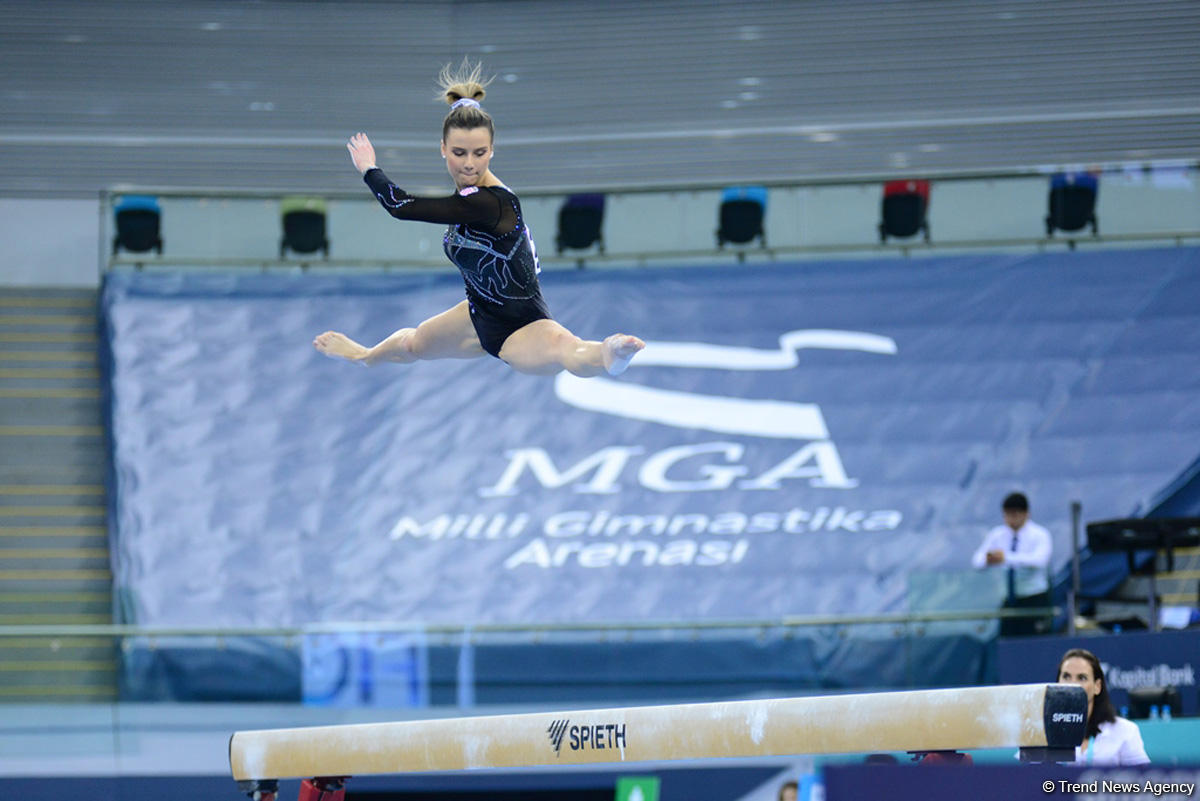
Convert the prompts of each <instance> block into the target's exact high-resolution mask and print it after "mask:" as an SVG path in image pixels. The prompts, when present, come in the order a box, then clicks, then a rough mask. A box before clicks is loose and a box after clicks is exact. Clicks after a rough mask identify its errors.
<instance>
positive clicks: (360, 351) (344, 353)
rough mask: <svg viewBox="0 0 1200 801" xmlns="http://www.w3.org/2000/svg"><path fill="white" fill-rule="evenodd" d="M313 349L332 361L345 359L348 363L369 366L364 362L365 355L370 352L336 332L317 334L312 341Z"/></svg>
mask: <svg viewBox="0 0 1200 801" xmlns="http://www.w3.org/2000/svg"><path fill="white" fill-rule="evenodd" d="M313 347H315V348H316V349H317V350H319V351H321V353H324V354H325V355H326V356H329V357H330V358H333V359H345V360H346V361H349V362H358V363H359V364H370V362H368V361H367V360H366V359H367V354H368V353H370V351H369V350H368V349H367V348H364V347H363V346H362V345H360V344H358V343H357V342H355V341H354V340H353V339H351V338H350V337H348V336H346V335H345V334H340V333H338V332H337V331H326V332H325V333H324V334H318V335H317V338H316V339H314V340H313Z"/></svg>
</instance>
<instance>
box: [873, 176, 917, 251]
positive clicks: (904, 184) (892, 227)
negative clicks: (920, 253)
mask: <svg viewBox="0 0 1200 801" xmlns="http://www.w3.org/2000/svg"><path fill="white" fill-rule="evenodd" d="M928 213H929V181H915V180H911V179H910V180H905V181H888V182H887V183H885V184H884V185H883V207H882V209H881V212H880V216H881V219H880V221H879V241H880V242H884V243H886V242H887V239H888V237H889V236H894V237H896V238H899V239H903V238H906V237H910V236H913V235H914V234H916V233H917V232H918V231H921V232H922V233H924V235H925V241H926V242H928V241H929V217H928Z"/></svg>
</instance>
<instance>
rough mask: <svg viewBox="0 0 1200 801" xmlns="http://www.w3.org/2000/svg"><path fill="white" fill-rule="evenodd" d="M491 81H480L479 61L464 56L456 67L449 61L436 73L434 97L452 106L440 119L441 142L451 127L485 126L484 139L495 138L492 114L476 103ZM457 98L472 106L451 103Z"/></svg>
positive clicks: (480, 66)
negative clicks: (473, 102)
mask: <svg viewBox="0 0 1200 801" xmlns="http://www.w3.org/2000/svg"><path fill="white" fill-rule="evenodd" d="M492 80H493V79H492V78H488V79H487V80H484V78H483V64H481V63H479V62H475V63H472V62H471V60H470V59H469V58H466V57H464V58H463V60H462V63H461V64H459V65H458V66H457V67H452V66H451V65H449V64H447V65H446V66H444V67H442V71H441V72H439V73H438V77H437V83H438V87H439V92H438V99H439V100H444V101H445V102H447V103H449V104H450V105H451V106H452V108H451V109H450V113H449V114H447V115H446V119H445V120H443V121H442V141H443V142H444V141H446V135H447V134H448V133H449V132H450V129H451V128H467V129H471V128H487V129H488V138H489V139H495V138H496V126H495V125H494V124H493V122H492V115H490V114H488V113H487V112H486V111H484V110H483V109H482V108H480V107H479V106H478V105H477V104H478V103H479V101H481V100H483V98H484V96H485V95H486V94H487V85H488V84H490V83H491V82H492ZM460 100H474V101H475V103H476V105H471V104H463V105H461V106H454V104H455V103H457V102H458V101H460Z"/></svg>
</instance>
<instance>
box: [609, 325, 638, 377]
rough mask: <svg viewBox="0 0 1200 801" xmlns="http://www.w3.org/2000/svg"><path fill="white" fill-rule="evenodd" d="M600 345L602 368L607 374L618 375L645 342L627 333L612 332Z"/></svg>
mask: <svg viewBox="0 0 1200 801" xmlns="http://www.w3.org/2000/svg"><path fill="white" fill-rule="evenodd" d="M600 347H601V348H603V350H604V369H605V370H607V371H608V374H609V375H620V374H621V373H623V372H625V368H626V367H628V366H629V362H630V360H631V359H632V358H633V357H634V354H636V353H637V352H638V351H639V350H641V349H642V348H644V347H646V343H645V342H643V341H642V340H640V339H638V338H637V337H633V336H629V335H628V334H613V335H612V336H610V337H607V338H605V340H604V341H603V342H602V343H600Z"/></svg>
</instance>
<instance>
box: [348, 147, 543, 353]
mask: <svg viewBox="0 0 1200 801" xmlns="http://www.w3.org/2000/svg"><path fill="white" fill-rule="evenodd" d="M363 180H364V181H366V183H367V186H369V187H371V191H372V192H374V193H375V197H377V198H379V202H380V203H381V204H382V205H383V207H384V208H385V209H387V212H388V213H389V214H391V215H392V216H393V217H395V218H397V219H400V220H418V221H421V222H433V223H446V224H447V225H449V227H448V228H447V229H446V234H445V236H444V237H443V239H442V242H443V247H444V249H445V251H446V256H447V257H449V259H450V261H452V262H454V264H455V266H456V267H458V269H459V272H460V273H462V277H463V283H464V284H465V285H466V290H467V301H468V302H469V307H470V311H471V323H472V324H473V325H474V326H475V333H476V334H477V335H478V336H479V342H480V344H482V345H483V349H484V350H486V351H487V352H488V353H490V354H492V355H493V356H495V357H497V358H499V357H500V348H501V346H503V345H504V340H506V339H508V337H509V335H511V334H512V333H513V332H514V331H516V330H517V329H519V328H522V327H523V326H526V325H528V324H529V323H531V322H533V321H535V320H544V319H551V318H550V311H549V310H548V309H547V308H546V302H545V301H544V300H543V299H542V293H541V289H540V288H539V286H538V279H537V274H538V269H539V268H538V261H537V252H536V250H535V249H534V245H533V238H532V237H531V236H530V235H529V229H528V228H527V227H526V226H525V220H524V218H523V217H522V215H521V204H520V201H518V200H517V196H516V195H514V194H513V193H512V192H510V191H509V190H508V189H507V188H505V187H503V186H485V187H474V186H469V187H466V188H464V189H461V190H459V191H458V192H456V193H455V194H453V195H450V196H449V197H440V198H424V197H414V196H413V195H410V194H408V193H407V192H405V191H404V190H403V189H401V188H400V187H398V186H396V185H395V184H394V183H392V182H391V181H389V180H388V178H387V176H386V175H384V174H383V170H381V169H379V168H378V167H376V168H374V169H370V170H367V172H366V174H365V175H363Z"/></svg>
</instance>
